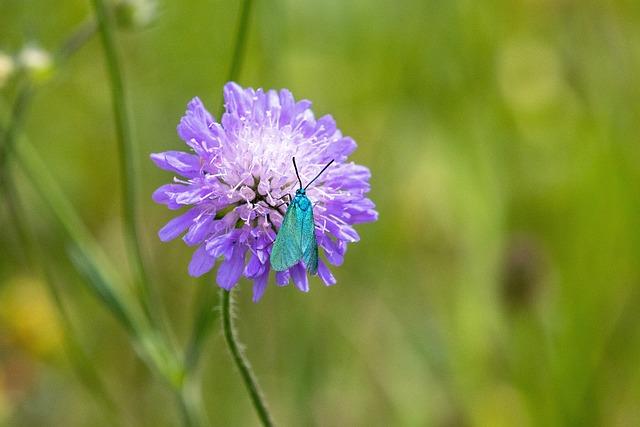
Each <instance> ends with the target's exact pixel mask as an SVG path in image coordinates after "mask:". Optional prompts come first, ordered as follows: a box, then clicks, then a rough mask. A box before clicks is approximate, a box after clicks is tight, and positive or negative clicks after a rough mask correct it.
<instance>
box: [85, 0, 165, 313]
mask: <svg viewBox="0 0 640 427" xmlns="http://www.w3.org/2000/svg"><path fill="white" fill-rule="evenodd" d="M92 3H93V8H94V11H95V14H96V20H97V23H98V32H99V34H100V39H101V41H102V47H103V51H104V56H105V61H106V66H107V74H108V76H109V81H110V85H111V97H112V106H113V114H114V119H115V125H116V139H117V142H118V161H119V164H120V171H121V178H120V183H121V195H122V198H123V200H122V209H123V212H122V215H123V221H124V231H125V233H124V234H125V236H124V237H125V242H126V243H125V244H126V246H127V251H128V255H129V259H130V260H131V268H132V273H133V277H134V282H135V283H136V284H137V292H138V297H139V298H140V301H141V303H142V307H143V309H144V311H145V312H146V314H147V315H148V316H149V318H150V320H151V321H152V322H155V323H159V315H158V314H157V310H155V309H154V308H153V306H154V301H152V293H151V289H150V286H149V281H148V278H147V274H146V270H145V266H144V262H143V257H142V249H141V246H140V232H139V229H138V223H137V204H136V181H135V177H136V147H135V145H134V140H133V137H132V132H131V125H130V123H129V114H128V111H127V100H126V92H125V88H124V80H123V77H122V65H121V64H120V60H119V57H118V52H117V50H116V44H115V41H114V34H113V33H114V30H113V26H114V25H113V23H112V19H111V17H110V16H109V12H108V10H107V6H106V5H105V2H104V1H103V0H93V1H92ZM155 306H157V304H155Z"/></svg>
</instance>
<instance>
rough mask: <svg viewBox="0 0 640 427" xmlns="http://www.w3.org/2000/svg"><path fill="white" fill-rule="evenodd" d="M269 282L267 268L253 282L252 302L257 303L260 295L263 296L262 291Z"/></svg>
mask: <svg viewBox="0 0 640 427" xmlns="http://www.w3.org/2000/svg"><path fill="white" fill-rule="evenodd" d="M268 281H269V268H268V267H267V268H266V269H265V271H264V273H262V274H261V275H260V276H258V277H256V278H255V279H254V281H253V302H258V301H259V300H260V298H262V295H264V291H265V289H266V288H267V283H268Z"/></svg>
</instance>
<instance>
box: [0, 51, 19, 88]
mask: <svg viewBox="0 0 640 427" xmlns="http://www.w3.org/2000/svg"><path fill="white" fill-rule="evenodd" d="M15 69H16V64H15V61H14V60H13V58H12V57H11V56H9V55H7V54H6V53H4V52H0V88H1V87H3V86H4V85H5V83H7V81H8V80H9V79H10V78H11V76H12V75H13V72H14V71H15Z"/></svg>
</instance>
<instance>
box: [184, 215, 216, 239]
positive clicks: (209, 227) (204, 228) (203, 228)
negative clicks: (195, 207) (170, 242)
mask: <svg viewBox="0 0 640 427" xmlns="http://www.w3.org/2000/svg"><path fill="white" fill-rule="evenodd" d="M214 218H215V215H211V214H202V215H200V217H199V218H197V219H196V220H195V221H194V222H193V225H192V226H191V227H189V231H187V234H185V235H184V237H182V240H184V242H185V243H186V244H187V245H189V246H193V245H197V244H199V243H202V242H203V241H204V240H205V239H206V238H207V237H209V236H210V235H211V233H212V232H213V230H214V228H215V226H216V222H215V221H214V220H213V219H214Z"/></svg>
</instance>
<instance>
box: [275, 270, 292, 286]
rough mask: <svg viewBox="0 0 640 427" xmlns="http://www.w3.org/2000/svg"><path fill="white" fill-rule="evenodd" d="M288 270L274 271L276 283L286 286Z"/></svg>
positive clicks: (288, 275)
mask: <svg viewBox="0 0 640 427" xmlns="http://www.w3.org/2000/svg"><path fill="white" fill-rule="evenodd" d="M290 276H291V275H290V274H289V270H285V271H276V285H278V286H287V285H288V284H289V277H290Z"/></svg>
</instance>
